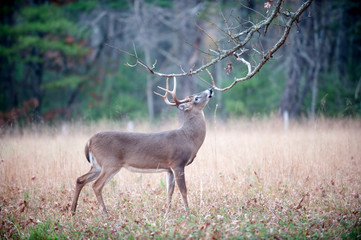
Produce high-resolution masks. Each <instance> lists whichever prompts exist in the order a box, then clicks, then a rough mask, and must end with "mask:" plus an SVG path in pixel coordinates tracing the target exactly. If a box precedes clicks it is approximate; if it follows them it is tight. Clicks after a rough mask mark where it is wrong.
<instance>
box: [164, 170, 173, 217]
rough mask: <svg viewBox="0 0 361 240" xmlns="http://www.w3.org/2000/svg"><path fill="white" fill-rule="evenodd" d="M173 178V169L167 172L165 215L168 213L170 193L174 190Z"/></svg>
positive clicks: (170, 199)
mask: <svg viewBox="0 0 361 240" xmlns="http://www.w3.org/2000/svg"><path fill="white" fill-rule="evenodd" d="M174 185H175V178H174V172H173V170H171V171H168V172H167V211H166V213H165V214H166V215H167V214H168V213H169V210H170V205H171V201H172V195H173V192H174Z"/></svg>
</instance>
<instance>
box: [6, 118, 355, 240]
mask: <svg viewBox="0 0 361 240" xmlns="http://www.w3.org/2000/svg"><path fill="white" fill-rule="evenodd" d="M109 128H118V129H119V128H120V129H123V130H125V128H124V127H122V126H120V127H117V126H116V125H115V124H105V125H93V126H82V125H77V124H76V125H74V126H68V127H67V131H64V128H63V131H60V130H59V131H58V130H56V129H48V130H43V132H42V133H33V132H31V131H24V132H23V135H16V134H13V135H4V136H2V137H1V139H0V159H1V160H0V236H1V239H10V238H15V239H17V238H28V237H29V236H30V237H41V236H48V237H49V236H50V237H53V238H57V239H62V238H82V239H83V238H84V239H85V238H125V237H126V238H131V239H134V238H140V239H147V238H189V239H198V238H202V239H211V238H216V239H217V238H230V237H238V238H275V239H282V238H360V237H361V213H360V211H361V198H360V197H361V196H360V195H361V178H360V176H361V145H360V143H361V123H360V121H359V120H332V121H331V120H316V121H315V122H314V123H307V122H305V123H299V124H297V123H294V124H293V126H292V127H291V128H290V129H289V130H288V131H284V130H283V127H282V124H281V123H279V122H278V121H276V120H271V121H261V120H255V121H252V120H244V121H230V122H228V123H227V124H224V123H217V124H216V125H214V124H208V132H207V137H206V140H205V143H204V145H203V146H202V148H201V149H200V151H199V153H198V156H197V158H196V160H195V161H194V163H193V164H192V165H190V166H188V167H187V168H186V181H187V186H188V189H189V191H188V192H189V193H188V195H189V203H190V208H191V212H192V213H191V214H190V215H189V216H185V215H184V214H185V212H184V209H183V206H182V202H181V199H180V194H179V192H178V191H177V190H176V191H175V195H174V199H173V207H172V211H171V212H170V215H169V216H168V218H164V213H165V210H166V184H165V176H164V174H143V175H142V174H136V173H130V172H127V170H122V171H120V173H118V174H117V175H116V176H115V177H114V178H113V179H112V180H111V181H110V182H109V183H108V185H107V186H106V187H105V188H104V193H103V196H104V198H105V199H104V200H105V203H106V205H107V207H108V211H109V216H104V215H102V214H101V212H100V209H99V204H98V203H97V201H96V198H95V195H94V193H93V191H92V189H91V187H89V186H91V185H87V186H86V187H85V189H84V191H83V192H82V194H81V196H80V199H79V206H78V213H77V215H76V216H74V217H71V214H70V204H71V200H72V197H73V191H74V184H75V179H76V177H77V176H79V175H81V174H82V173H85V172H87V171H88V170H89V168H90V165H89V164H88V162H87V161H86V159H85V157H84V153H83V148H84V144H85V142H86V141H87V139H88V137H90V136H91V135H92V134H93V133H94V132H97V131H99V130H104V129H109ZM165 128H169V126H168V127H165ZM59 129H61V128H59ZM135 129H136V130H137V131H150V130H149V129H151V130H152V131H153V130H155V127H149V126H146V125H138V124H136V125H135ZM156 130H159V129H156Z"/></svg>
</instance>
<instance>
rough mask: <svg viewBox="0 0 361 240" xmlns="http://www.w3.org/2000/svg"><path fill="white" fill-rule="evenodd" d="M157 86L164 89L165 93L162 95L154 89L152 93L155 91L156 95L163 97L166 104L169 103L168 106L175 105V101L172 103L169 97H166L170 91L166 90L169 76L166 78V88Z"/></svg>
mask: <svg viewBox="0 0 361 240" xmlns="http://www.w3.org/2000/svg"><path fill="white" fill-rule="evenodd" d="M157 87H158V88H159V89H161V90H163V91H165V94H164V95H162V94H160V93H157V92H155V91H154V93H155V94H156V95H158V96H159V97H161V98H163V100H164V102H165V103H166V104H167V105H169V106H175V105H176V103H172V102H170V101H169V99H168V93H171V92H170V91H169V90H168V88H169V78H167V82H166V87H167V89H165V88H162V87H160V86H157Z"/></svg>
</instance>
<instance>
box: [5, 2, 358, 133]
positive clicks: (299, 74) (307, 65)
mask: <svg viewBox="0 0 361 240" xmlns="http://www.w3.org/2000/svg"><path fill="white" fill-rule="evenodd" d="M273 2H275V1H273ZM273 2H271V8H272V4H273ZM265 3H268V2H267V1H240V2H234V1H216V2H214V1H155V0H154V1H152V0H151V1H142V0H137V1H113V0H107V1H95V0H94V1H61V0H59V1H40V0H39V1H26V0H23V1H6V2H5V3H3V4H2V6H1V17H0V18H1V19H0V21H1V23H0V69H1V70H0V79H1V81H0V89H1V91H0V125H1V126H3V127H4V126H23V125H25V124H27V123H32V122H36V123H39V122H56V121H58V120H85V121H87V120H98V119H103V118H110V119H133V118H146V117H148V118H149V119H150V120H153V119H154V118H157V117H159V116H161V115H162V111H168V110H166V109H165V108H164V104H163V103H162V102H161V101H159V99H157V98H156V97H154V94H153V90H154V89H155V87H156V86H157V85H160V84H164V79H162V78H159V77H155V76H154V75H151V74H149V73H148V72H147V71H145V70H144V69H142V68H138V67H136V68H131V67H129V66H126V65H125V64H126V63H129V64H134V62H133V61H134V59H132V58H131V57H129V56H127V55H125V54H121V53H120V52H118V51H116V50H114V49H112V48H110V47H108V46H107V45H105V44H111V45H113V46H116V47H118V48H120V49H124V50H126V51H129V52H133V49H134V47H133V46H135V49H136V52H137V54H138V56H139V57H140V58H141V59H143V60H144V62H145V63H146V64H147V65H149V66H152V64H153V63H154V62H155V61H157V64H156V68H157V70H159V71H161V72H167V73H169V72H183V71H185V72H187V71H190V70H191V69H193V68H197V67H199V66H200V65H202V63H203V62H206V61H207V60H209V59H210V56H211V54H212V53H211V52H209V49H210V48H212V49H213V48H215V46H216V45H221V46H220V47H222V48H225V49H226V48H227V46H228V44H229V43H227V41H225V40H224V39H225V37H224V36H225V34H227V32H230V31H232V33H233V32H237V31H239V32H240V31H242V28H245V27H249V26H250V24H252V23H253V22H259V21H260V20H262V18H263V17H264V16H266V15H267V14H269V13H268V11H269V9H268V7H269V6H268V5H265ZM301 3H302V1H292V2H291V3H290V2H286V3H284V6H283V7H284V8H289V9H291V10H294V9H297V7H298V6H299V5H300V4H301ZM360 10H361V9H360V4H359V3H358V1H351V0H348V1H341V2H340V1H321V0H314V1H313V3H312V4H311V6H310V7H309V8H308V9H307V10H306V12H305V13H304V14H303V15H302V16H301V17H300V19H299V20H298V22H297V24H296V25H295V27H293V28H292V32H291V34H290V35H289V37H288V39H287V42H286V45H285V46H283V47H282V48H281V49H280V50H279V51H278V52H277V54H276V55H275V56H274V57H273V58H272V60H271V61H269V62H268V63H267V64H266V65H265V66H264V68H262V70H261V71H260V72H259V73H257V74H256V75H255V77H254V78H253V79H251V80H250V81H247V82H244V83H240V84H238V85H237V86H235V88H233V89H231V90H230V91H228V92H226V93H224V94H218V96H217V100H216V101H217V103H218V106H219V108H218V114H219V115H220V116H224V117H227V116H254V115H259V114H260V115H269V114H272V113H276V114H277V113H282V112H285V111H287V112H288V113H289V114H290V116H291V117H300V116H306V117H312V118H313V117H317V116H319V115H322V116H326V117H327V116H337V117H343V116H358V115H360V113H361V110H360V108H361V101H360V88H361V86H360V85H361V81H360V80H361V74H360V72H361V63H360V61H359V56H360V54H361V53H360V51H361V48H360V46H361V45H360V41H361V34H360V33H361V19H360V17H359V12H360ZM247 24H248V25H247ZM282 24H283V23H282V22H277V23H273V24H272V25H271V27H270V29H268V33H267V35H265V34H264V33H263V32H260V33H259V35H258V36H255V39H254V41H253V42H252V46H250V48H253V47H254V48H255V49H258V50H257V51H265V52H266V51H267V46H269V45H270V44H271V43H272V41H273V38H275V39H276V38H277V37H279V36H278V35H279V34H280V33H279V31H277V28H278V27H279V26H281V25H282ZM278 25H279V26H278ZM270 42H271V43H270ZM133 44H134V45H133ZM256 57H257V56H256V53H254V55H252V54H250V55H248V59H247V60H248V61H249V62H250V63H251V65H254V62H253V60H254V58H256ZM210 71H211V72H212V74H213V76H214V78H215V80H216V81H217V84H219V85H221V86H222V85H228V84H229V82H232V81H233V79H234V78H235V77H239V76H242V75H244V74H245V73H246V72H247V69H246V68H245V66H244V65H242V64H240V63H239V62H237V61H236V60H234V59H231V58H227V59H225V60H223V61H221V62H219V63H217V64H216V65H214V66H212V67H211V68H210ZM210 84H211V80H210V78H209V76H208V75H207V73H201V74H199V75H198V76H188V77H184V78H180V79H179V85H180V89H179V92H180V95H181V97H183V96H185V95H188V94H189V93H191V92H197V90H199V89H204V88H205V87H208V86H210ZM216 101H215V102H216ZM214 104H215V103H214ZM210 109H212V107H210Z"/></svg>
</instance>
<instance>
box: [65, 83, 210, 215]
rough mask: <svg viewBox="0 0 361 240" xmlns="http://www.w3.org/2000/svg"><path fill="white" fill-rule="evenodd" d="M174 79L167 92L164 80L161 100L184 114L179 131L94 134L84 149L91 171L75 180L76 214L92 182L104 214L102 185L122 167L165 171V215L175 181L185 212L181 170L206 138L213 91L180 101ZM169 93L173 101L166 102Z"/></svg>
mask: <svg viewBox="0 0 361 240" xmlns="http://www.w3.org/2000/svg"><path fill="white" fill-rule="evenodd" d="M176 84H177V83H176V78H174V87H173V90H172V91H170V90H169V84H168V79H167V87H166V89H164V88H161V87H159V88H160V89H162V90H164V91H165V95H160V94H158V93H156V94H157V95H158V96H160V97H162V98H163V100H164V101H165V103H166V104H167V105H170V106H176V107H177V108H178V109H179V110H181V111H183V112H184V122H183V126H182V127H181V128H178V129H175V130H170V131H164V132H158V133H132V132H101V133H97V134H95V135H94V136H93V137H92V138H90V140H89V141H88V143H87V144H86V146H85V155H86V158H87V159H88V161H89V162H90V164H91V169H90V171H89V172H88V173H86V174H85V175H83V176H81V177H79V178H78V179H77V181H76V188H75V195H74V199H73V203H72V206H71V212H72V214H75V211H76V206H77V203H78V198H79V194H80V191H81V190H82V188H83V187H84V185H85V184H87V183H89V182H91V181H93V180H95V182H94V184H93V189H94V192H95V195H96V197H97V199H98V202H99V204H100V206H101V208H102V210H103V212H104V213H107V210H106V208H105V205H104V201H103V197H102V189H103V187H104V185H105V184H106V183H107V182H108V181H109V180H110V179H111V178H112V177H113V176H114V175H115V174H116V173H117V172H119V170H120V169H121V168H127V169H128V170H130V171H135V172H141V173H146V172H153V173H157V172H166V173H167V195H168V196H167V211H166V212H167V213H168V211H169V209H170V205H171V199H172V195H173V191H174V185H175V182H177V185H178V188H179V191H180V192H181V195H182V198H183V203H184V207H185V209H186V211H187V212H188V201H187V187H186V183H185V176H184V168H185V166H187V165H189V164H191V163H192V162H193V160H194V158H195V157H196V154H197V152H198V150H199V148H200V147H201V145H202V144H203V141H204V138H205V135H206V122H205V119H204V114H203V108H204V106H206V104H207V103H208V101H209V99H210V98H211V97H212V96H213V90H212V89H208V90H205V91H203V92H201V93H198V94H195V95H192V96H189V97H187V98H185V99H183V100H178V99H177V97H176ZM168 93H169V94H170V95H171V96H172V98H173V102H171V101H169V99H168Z"/></svg>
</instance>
